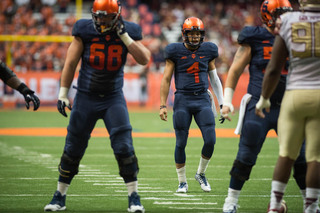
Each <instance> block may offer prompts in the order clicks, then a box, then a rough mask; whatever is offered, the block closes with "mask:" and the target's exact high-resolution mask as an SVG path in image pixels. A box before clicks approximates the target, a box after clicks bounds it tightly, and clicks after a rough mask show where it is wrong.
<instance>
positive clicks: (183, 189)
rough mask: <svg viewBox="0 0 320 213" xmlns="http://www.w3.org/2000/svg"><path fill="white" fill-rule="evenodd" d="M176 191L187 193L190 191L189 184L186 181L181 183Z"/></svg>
mask: <svg viewBox="0 0 320 213" xmlns="http://www.w3.org/2000/svg"><path fill="white" fill-rule="evenodd" d="M176 192H178V193H187V192H188V184H187V183H186V182H182V183H180V184H179V186H178V189H177V191H176Z"/></svg>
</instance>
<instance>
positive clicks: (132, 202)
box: [128, 192, 145, 213]
mask: <svg viewBox="0 0 320 213" xmlns="http://www.w3.org/2000/svg"><path fill="white" fill-rule="evenodd" d="M128 199H129V207H128V212H140V213H144V212H145V209H144V207H143V205H141V203H140V196H139V195H138V193H137V192H132V194H131V195H130V196H128Z"/></svg>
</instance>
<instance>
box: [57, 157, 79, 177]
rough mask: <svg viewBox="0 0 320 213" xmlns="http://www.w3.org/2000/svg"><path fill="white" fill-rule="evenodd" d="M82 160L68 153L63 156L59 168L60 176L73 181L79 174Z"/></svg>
mask: <svg viewBox="0 0 320 213" xmlns="http://www.w3.org/2000/svg"><path fill="white" fill-rule="evenodd" d="M80 160H81V157H80V158H74V157H71V156H69V155H67V154H66V153H63V154H62V156H61V160H60V164H59V167H58V170H59V173H60V176H61V177H63V178H67V179H72V178H73V176H75V175H76V174H78V172H79V164H80Z"/></svg>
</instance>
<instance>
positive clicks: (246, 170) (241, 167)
mask: <svg viewBox="0 0 320 213" xmlns="http://www.w3.org/2000/svg"><path fill="white" fill-rule="evenodd" d="M252 167H253V165H246V164H244V163H241V162H240V161H238V160H235V161H234V162H233V166H232V169H231V171H230V175H231V176H233V177H235V178H237V179H239V180H242V181H247V180H249V177H250V173H251V170H252Z"/></svg>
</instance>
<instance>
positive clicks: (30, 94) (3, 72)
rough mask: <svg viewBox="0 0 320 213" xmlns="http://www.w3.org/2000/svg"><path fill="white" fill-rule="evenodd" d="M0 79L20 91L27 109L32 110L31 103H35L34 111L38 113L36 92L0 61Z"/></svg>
mask: <svg viewBox="0 0 320 213" xmlns="http://www.w3.org/2000/svg"><path fill="white" fill-rule="evenodd" d="M0 79H1V80H2V81H3V82H4V83H5V84H7V85H8V86H9V87H11V88H13V89H15V90H17V91H19V92H20V93H21V94H22V95H23V97H24V100H25V102H26V108H27V109H29V108H30V102H32V103H33V111H36V110H37V109H38V108H39V106H40V100H39V98H38V97H37V96H36V95H35V94H34V91H32V90H31V89H29V87H28V86H27V85H26V84H25V83H22V82H21V81H20V79H19V78H18V77H17V75H16V74H15V73H14V72H13V71H12V70H11V69H10V68H9V67H8V66H7V65H6V64H5V63H4V62H2V61H1V60H0Z"/></svg>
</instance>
